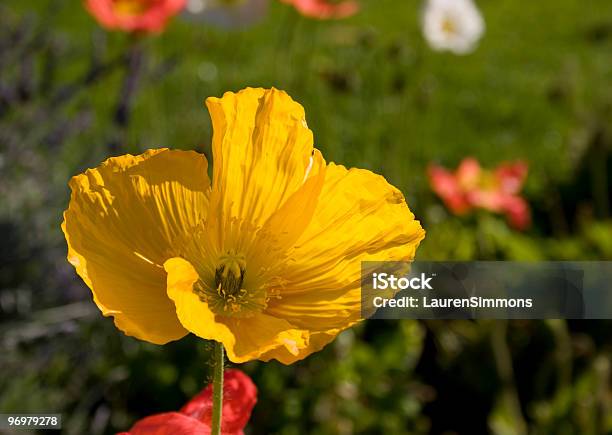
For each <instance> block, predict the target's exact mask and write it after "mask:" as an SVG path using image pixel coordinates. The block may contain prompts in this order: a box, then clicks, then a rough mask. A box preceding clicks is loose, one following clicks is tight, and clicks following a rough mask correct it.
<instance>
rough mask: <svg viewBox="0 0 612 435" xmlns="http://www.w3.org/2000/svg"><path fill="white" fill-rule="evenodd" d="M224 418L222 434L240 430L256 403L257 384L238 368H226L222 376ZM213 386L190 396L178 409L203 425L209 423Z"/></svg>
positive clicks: (210, 419) (235, 432)
mask: <svg viewBox="0 0 612 435" xmlns="http://www.w3.org/2000/svg"><path fill="white" fill-rule="evenodd" d="M223 382H224V385H223V419H222V423H221V432H222V433H223V434H225V435H230V434H231V435H233V434H237V433H242V429H243V428H244V426H246V424H247V422H248V421H249V418H250V417H251V411H252V410H253V407H254V406H255V403H256V402H257V387H255V384H254V383H253V381H251V378H249V377H248V376H247V375H246V374H244V373H242V372H241V371H240V370H235V369H229V370H226V371H225V375H224V376H223ZM212 393H213V388H212V385H209V386H208V387H206V388H205V389H204V390H203V391H202V392H201V393H199V394H198V395H197V396H195V397H194V398H193V399H191V400H190V401H189V402H188V403H187V404H186V405H185V406H183V408H182V409H181V412H182V413H184V414H186V415H188V416H190V417H193V418H196V419H198V420H199V421H201V422H203V423H205V424H206V425H211V423H212Z"/></svg>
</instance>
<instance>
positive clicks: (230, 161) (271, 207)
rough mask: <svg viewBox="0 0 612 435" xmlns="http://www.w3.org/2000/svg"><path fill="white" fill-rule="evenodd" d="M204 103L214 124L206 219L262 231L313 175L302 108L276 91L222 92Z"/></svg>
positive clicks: (282, 93) (310, 151)
mask: <svg viewBox="0 0 612 435" xmlns="http://www.w3.org/2000/svg"><path fill="white" fill-rule="evenodd" d="M206 104H207V106H208V110H209V111H210V116H211V119H212V124H213V144H212V147H213V158H214V168H213V171H214V172H213V191H212V195H211V216H212V214H213V213H214V218H216V219H217V220H218V221H219V222H226V223H227V222H230V221H231V220H232V218H237V219H238V220H245V221H248V222H249V223H250V224H252V225H253V226H254V227H261V226H262V225H263V224H264V223H265V222H266V220H267V219H268V218H269V217H270V216H271V215H272V214H273V213H274V212H275V211H276V210H277V209H278V208H280V207H281V205H282V204H283V203H284V202H285V201H286V200H287V199H288V198H289V197H290V196H291V195H292V194H293V193H294V192H295V191H296V190H298V188H300V187H301V186H302V185H303V183H304V181H305V179H306V178H307V177H308V176H309V173H310V172H312V173H318V170H317V169H314V170H313V168H312V166H313V165H312V162H313V160H312V159H311V157H312V155H313V146H312V144H313V139H312V132H311V131H310V130H309V129H308V127H307V125H306V120H305V115H304V109H303V108H302V106H301V105H300V104H298V103H296V102H295V101H293V100H292V99H291V97H289V96H288V95H287V94H286V93H285V92H283V91H279V90H276V89H270V90H264V89H252V88H247V89H244V90H242V91H240V92H238V93H231V92H227V93H225V94H224V95H223V97H222V98H208V99H207V100H206ZM321 162H322V159H320V160H318V163H321ZM315 163H317V162H315ZM323 163H324V162H323ZM219 231H221V232H223V231H224V228H223V225H220V226H219Z"/></svg>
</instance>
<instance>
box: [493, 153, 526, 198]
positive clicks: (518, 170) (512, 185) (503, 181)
mask: <svg viewBox="0 0 612 435" xmlns="http://www.w3.org/2000/svg"><path fill="white" fill-rule="evenodd" d="M527 172H528V166H527V163H525V162H520V161H519V162H514V163H502V164H501V165H499V166H498V167H497V169H496V170H495V176H496V177H497V179H498V180H499V184H500V186H501V190H503V191H504V192H506V193H512V194H516V193H518V192H520V190H521V187H523V183H524V182H525V178H527Z"/></svg>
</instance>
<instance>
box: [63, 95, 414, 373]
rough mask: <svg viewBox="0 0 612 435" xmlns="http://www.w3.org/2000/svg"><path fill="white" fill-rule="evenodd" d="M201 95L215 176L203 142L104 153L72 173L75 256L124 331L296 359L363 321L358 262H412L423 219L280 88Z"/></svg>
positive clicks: (234, 354) (232, 352)
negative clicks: (328, 140) (328, 141)
mask: <svg viewBox="0 0 612 435" xmlns="http://www.w3.org/2000/svg"><path fill="white" fill-rule="evenodd" d="M207 105H208V108H209V110H210V113H211V118H212V122H213V129H214V132H213V145H212V146H213V157H214V166H213V181H212V185H210V184H209V182H208V179H207V178H206V175H205V174H206V161H205V159H204V158H203V157H202V156H200V155H198V154H196V153H191V154H188V153H179V152H177V154H174V153H172V152H169V151H167V150H165V151H153V152H149V153H146V154H144V155H142V156H138V157H133V156H125V157H121V158H117V159H110V160H109V161H107V162H106V163H105V164H103V165H102V166H101V167H100V168H98V169H96V170H93V171H88V172H87V173H85V174H84V175H80V176H79V177H76V178H75V179H74V180H73V182H72V187H73V196H72V199H71V202H70V206H69V209H68V210H67V211H66V214H65V216H66V217H65V219H66V221H65V223H64V232H65V234H66V239H67V241H68V244H69V258H70V261H71V262H72V263H73V264H74V265H75V267H76V268H77V272H78V273H79V274H80V275H81V277H82V278H83V279H84V280H85V282H86V283H87V284H88V285H89V286H90V287H91V288H92V290H93V293H94V299H95V301H96V303H97V304H98V306H99V307H100V308H101V309H102V310H103V312H104V313H105V314H106V315H114V316H115V321H116V323H117V325H118V326H119V327H120V328H121V329H123V330H124V331H126V332H127V333H128V334H132V335H135V336H137V337H139V338H142V339H145V340H148V341H152V342H155V343H163V342H166V341H168V340H172V339H175V338H178V337H180V336H182V335H184V334H185V333H186V331H190V332H192V333H194V334H196V335H197V336H199V337H201V338H204V339H209V340H215V341H218V342H221V343H223V345H224V347H225V348H226V350H227V355H228V357H229V359H230V360H232V361H234V362H245V361H249V360H252V359H261V360H265V361H267V360H270V359H277V360H278V361H281V362H283V363H285V364H291V363H293V362H295V361H297V360H300V359H302V358H305V357H306V356H308V355H309V354H311V353H312V352H316V351H318V350H320V349H321V348H323V346H325V345H326V344H327V343H329V342H330V341H331V340H333V339H334V337H335V336H336V335H337V334H338V333H339V332H340V331H342V330H343V329H346V328H348V327H350V326H351V325H353V324H354V323H356V322H358V321H359V320H360V318H361V311H360V287H359V286H360V278H361V263H362V262H363V261H411V260H413V259H414V256H415V251H416V248H417V246H418V244H419V242H420V241H421V240H422V239H423V237H424V234H425V232H424V231H423V229H422V228H421V226H420V224H419V222H418V221H416V220H415V218H414V215H413V214H412V213H411V212H410V210H409V209H408V206H407V205H406V202H405V200H404V197H403V195H402V194H401V193H400V192H399V191H398V190H397V189H396V188H394V187H393V186H391V185H389V183H387V181H386V180H385V179H384V178H383V177H381V176H378V175H375V174H373V173H371V172H369V171H365V170H359V169H350V170H348V169H346V168H344V167H343V166H337V165H334V164H330V165H327V164H326V162H325V160H324V159H323V157H322V156H321V153H320V152H319V151H318V150H316V149H314V148H313V139H312V132H311V131H310V130H309V129H308V127H307V125H306V121H305V117H304V109H303V108H302V106H300V105H299V104H298V103H296V102H295V101H293V100H292V99H291V98H290V97H289V96H288V95H287V94H285V93H284V92H282V91H278V90H276V89H271V90H264V89H250V88H249V89H245V90H243V91H241V92H238V93H235V94H234V93H229V92H228V93H226V94H225V95H224V96H223V97H222V98H209V99H208V100H207ZM158 160H159V161H158ZM153 162H157V163H156V164H154V163H153ZM153 168H154V169H155V170H153Z"/></svg>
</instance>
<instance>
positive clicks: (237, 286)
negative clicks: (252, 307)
mask: <svg viewBox="0 0 612 435" xmlns="http://www.w3.org/2000/svg"><path fill="white" fill-rule="evenodd" d="M245 272H246V260H245V258H244V255H242V254H237V253H236V252H234V251H230V252H228V253H227V254H225V255H222V256H221V258H219V264H218V266H217V268H216V270H215V288H216V289H217V293H219V295H220V296H221V297H223V298H225V299H228V298H231V297H234V296H239V295H240V292H241V291H243V290H244V289H243V288H242V283H243V281H244V274H245Z"/></svg>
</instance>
